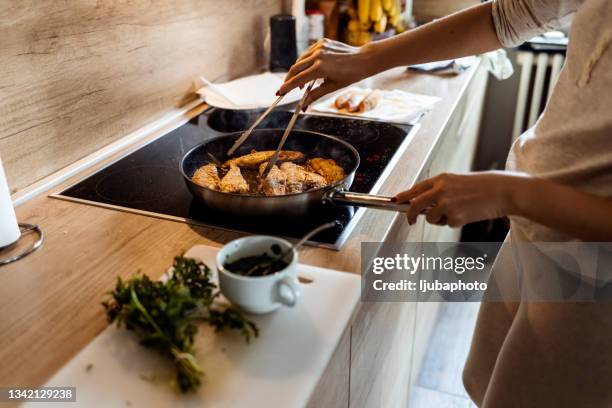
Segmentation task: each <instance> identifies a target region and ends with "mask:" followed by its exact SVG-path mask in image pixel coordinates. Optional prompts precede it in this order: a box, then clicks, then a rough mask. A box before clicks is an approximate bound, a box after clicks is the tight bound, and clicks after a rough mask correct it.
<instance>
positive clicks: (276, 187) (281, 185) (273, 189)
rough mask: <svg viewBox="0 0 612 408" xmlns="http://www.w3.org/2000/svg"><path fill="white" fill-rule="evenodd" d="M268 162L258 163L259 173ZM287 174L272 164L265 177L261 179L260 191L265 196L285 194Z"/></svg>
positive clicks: (260, 173) (261, 172)
mask: <svg viewBox="0 0 612 408" xmlns="http://www.w3.org/2000/svg"><path fill="white" fill-rule="evenodd" d="M267 165H268V162H264V163H261V164H260V165H259V175H260V176H261V175H262V174H263V172H264V170H265V169H266V166H267ZM286 184H287V175H286V174H285V173H283V172H282V171H281V170H280V169H279V168H278V166H277V165H274V166H272V168H271V169H270V171H269V172H268V175H267V176H266V178H265V179H263V180H261V191H263V192H264V194H265V195H267V196H274V195H285V194H286V191H287V189H286Z"/></svg>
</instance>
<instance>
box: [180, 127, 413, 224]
mask: <svg viewBox="0 0 612 408" xmlns="http://www.w3.org/2000/svg"><path fill="white" fill-rule="evenodd" d="M283 131H284V130H283V129H258V130H254V131H253V133H252V134H251V136H250V137H249V139H248V140H247V141H246V142H245V143H243V145H242V146H240V148H239V149H238V151H236V153H234V157H238V156H242V155H244V154H248V153H250V152H251V151H252V150H257V151H260V150H275V149H276V146H277V145H278V142H279V141H280V139H281V137H282V134H283ZM241 134H242V132H235V133H230V134H227V135H222V136H217V137H215V138H212V139H210V140H207V141H206V142H204V143H202V144H200V145H198V146H196V147H194V148H193V149H191V150H190V151H189V152H187V154H185V156H184V157H183V159H182V160H181V164H180V170H181V173H182V174H183V177H184V178H185V182H186V183H187V187H188V188H189V191H191V193H192V194H193V196H194V197H195V198H196V199H198V200H200V201H202V202H203V203H204V204H206V205H207V206H208V207H210V208H212V209H215V210H217V211H221V212H223V213H227V214H234V215H239V216H247V217H301V216H305V215H307V214H309V213H310V212H311V211H312V210H315V209H318V208H319V207H320V206H321V205H322V204H323V203H325V202H326V201H328V202H332V203H334V204H342V205H354V206H361V207H370V208H378V209H382V210H389V211H402V212H406V211H407V210H408V207H409V204H397V203H395V202H394V201H393V199H392V198H391V197H384V196H376V195H370V194H361V193H351V192H348V191H347V190H348V189H349V187H350V186H351V184H352V183H353V179H354V178H355V171H356V170H357V167H359V153H358V152H357V150H355V148H354V147H353V146H351V145H350V144H348V143H346V142H344V141H342V140H340V139H338V138H336V137H333V136H329V135H325V134H322V133H316V132H310V131H306V130H293V131H292V132H291V134H290V135H289V138H288V139H287V142H286V144H285V146H284V148H283V149H284V150H297V151H300V152H302V153H304V154H305V155H306V157H307V158H312V157H323V158H329V159H334V160H335V161H336V163H338V165H339V166H341V167H342V168H343V169H344V171H345V173H346V177H345V178H344V179H342V180H340V181H337V182H335V183H333V184H330V185H328V186H325V187H322V188H318V189H313V190H308V191H304V192H301V193H294V194H287V195H279V196H265V195H247V194H233V193H224V192H221V191H217V190H212V189H209V188H206V187H203V186H200V185H198V184H196V183H194V182H193V181H191V177H192V176H193V174H194V173H195V171H196V170H197V169H198V168H199V167H201V166H203V165H205V164H208V163H210V162H211V158H210V155H211V154H212V155H213V156H214V157H216V158H217V159H218V160H219V161H221V162H223V161H225V160H227V159H228V157H227V150H228V149H229V148H230V147H231V146H232V144H233V143H234V141H235V140H236V139H237V138H238V137H240V135H241Z"/></svg>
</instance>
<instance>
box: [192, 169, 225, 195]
mask: <svg viewBox="0 0 612 408" xmlns="http://www.w3.org/2000/svg"><path fill="white" fill-rule="evenodd" d="M191 180H192V181H193V182H194V183H196V184H198V185H200V186H202V187H206V188H210V189H212V190H219V184H220V183H221V179H219V173H218V172H217V166H215V165H214V164H213V163H210V164H207V165H205V166H202V167H200V168H199V169H197V170H196V172H195V173H194V174H193V177H191Z"/></svg>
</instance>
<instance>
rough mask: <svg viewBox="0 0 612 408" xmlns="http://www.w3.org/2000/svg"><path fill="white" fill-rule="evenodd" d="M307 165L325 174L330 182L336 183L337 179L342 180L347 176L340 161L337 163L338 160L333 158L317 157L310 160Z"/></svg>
mask: <svg viewBox="0 0 612 408" xmlns="http://www.w3.org/2000/svg"><path fill="white" fill-rule="evenodd" d="M306 165H307V167H308V169H309V170H311V171H313V172H315V173H317V174H320V175H321V176H323V177H324V178H325V181H327V183H328V184H330V183H335V182H336V181H339V180H342V179H343V178H345V177H346V173H345V172H344V169H343V168H342V167H340V166H338V163H336V161H335V160H333V159H323V158H321V157H315V158H313V159H310V160H308V162H307V163H306Z"/></svg>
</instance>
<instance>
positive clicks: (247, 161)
mask: <svg viewBox="0 0 612 408" xmlns="http://www.w3.org/2000/svg"><path fill="white" fill-rule="evenodd" d="M272 156H274V150H262V151H260V152H257V151H253V152H251V153H249V154H245V155H244V156H240V157H236V158H234V159H230V160H228V161H226V162H225V163H223V167H229V166H231V165H232V164H235V165H236V166H238V167H257V166H259V165H260V164H261V163H263V162H267V161H268V160H270V159H271V158H272ZM303 159H304V153H302V152H296V151H293V150H281V151H280V153H279V154H278V161H279V162H286V161H298V160H303Z"/></svg>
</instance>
